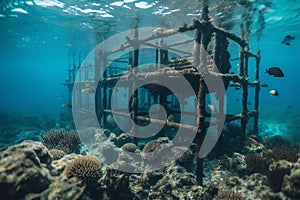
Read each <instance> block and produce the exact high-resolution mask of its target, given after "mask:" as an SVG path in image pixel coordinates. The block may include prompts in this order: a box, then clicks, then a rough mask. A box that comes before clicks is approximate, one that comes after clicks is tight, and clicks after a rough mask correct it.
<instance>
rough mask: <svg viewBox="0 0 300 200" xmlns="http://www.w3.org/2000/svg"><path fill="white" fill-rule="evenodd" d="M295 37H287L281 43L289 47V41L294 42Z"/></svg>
mask: <svg viewBox="0 0 300 200" xmlns="http://www.w3.org/2000/svg"><path fill="white" fill-rule="evenodd" d="M294 39H295V37H293V36H290V35H287V36H285V38H284V39H283V40H282V41H281V43H282V44H286V45H291V41H292V40H294Z"/></svg>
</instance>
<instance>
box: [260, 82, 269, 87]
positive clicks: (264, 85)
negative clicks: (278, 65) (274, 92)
mask: <svg viewBox="0 0 300 200" xmlns="http://www.w3.org/2000/svg"><path fill="white" fill-rule="evenodd" d="M260 87H264V88H267V87H269V85H268V84H266V83H263V84H261V85H260Z"/></svg>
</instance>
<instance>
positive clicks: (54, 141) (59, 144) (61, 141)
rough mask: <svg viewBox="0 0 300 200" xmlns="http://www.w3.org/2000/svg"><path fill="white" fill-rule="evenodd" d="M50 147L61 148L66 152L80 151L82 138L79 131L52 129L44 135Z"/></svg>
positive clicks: (46, 143)
mask: <svg viewBox="0 0 300 200" xmlns="http://www.w3.org/2000/svg"><path fill="white" fill-rule="evenodd" d="M42 139H43V141H42V142H43V144H44V145H45V146H46V147H47V148H48V149H59V150H62V151H64V152H65V153H67V154H69V153H80V144H81V141H80V138H79V136H78V134H77V133H75V132H72V131H65V130H51V131H49V132H47V133H45V134H43V135H42Z"/></svg>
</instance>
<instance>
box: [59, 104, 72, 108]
mask: <svg viewBox="0 0 300 200" xmlns="http://www.w3.org/2000/svg"><path fill="white" fill-rule="evenodd" d="M61 106H62V107H64V108H72V104H69V103H65V104H62V105H61Z"/></svg>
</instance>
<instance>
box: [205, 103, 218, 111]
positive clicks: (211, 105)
mask: <svg viewBox="0 0 300 200" xmlns="http://www.w3.org/2000/svg"><path fill="white" fill-rule="evenodd" d="M207 107H208V108H209V109H210V110H211V112H212V113H216V112H217V108H216V106H215V105H213V104H210V103H209V104H208V105H207Z"/></svg>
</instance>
